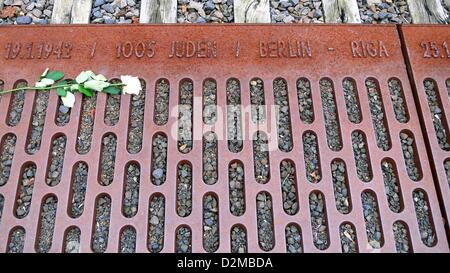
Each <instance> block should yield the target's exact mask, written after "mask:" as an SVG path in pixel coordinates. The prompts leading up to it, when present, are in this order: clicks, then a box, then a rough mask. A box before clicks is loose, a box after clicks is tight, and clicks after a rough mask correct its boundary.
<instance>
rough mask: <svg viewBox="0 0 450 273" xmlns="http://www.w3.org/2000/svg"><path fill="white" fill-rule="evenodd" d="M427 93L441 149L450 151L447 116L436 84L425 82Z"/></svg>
mask: <svg viewBox="0 0 450 273" xmlns="http://www.w3.org/2000/svg"><path fill="white" fill-rule="evenodd" d="M424 87H425V93H426V95H427V98H428V107H429V109H430V113H431V118H432V119H433V125H434V131H435V133H436V137H437V141H438V143H439V147H441V149H443V150H446V151H448V150H450V144H449V140H448V135H449V132H448V129H447V128H446V127H445V125H444V123H445V116H444V113H443V112H442V110H443V109H442V105H441V103H440V97H439V93H438V90H437V87H436V86H435V83H434V82H433V81H430V80H426V81H425V82H424Z"/></svg>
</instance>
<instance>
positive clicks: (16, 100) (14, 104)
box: [6, 82, 27, 126]
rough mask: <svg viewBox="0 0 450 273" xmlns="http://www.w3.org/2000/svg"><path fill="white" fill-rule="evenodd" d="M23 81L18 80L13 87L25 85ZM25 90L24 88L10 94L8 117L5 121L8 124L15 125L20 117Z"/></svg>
mask: <svg viewBox="0 0 450 273" xmlns="http://www.w3.org/2000/svg"><path fill="white" fill-rule="evenodd" d="M26 86H27V84H26V83H25V82H19V83H18V84H17V85H16V86H15V88H20V87H26ZM25 92H26V91H24V90H19V91H16V92H14V93H13V94H12V95H11V103H10V106H9V109H8V119H7V120H6V123H7V124H8V125H9V126H16V125H17V124H19V122H20V120H21V119H22V112H23V104H24V103H25Z"/></svg>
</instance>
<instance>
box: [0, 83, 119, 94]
mask: <svg viewBox="0 0 450 273" xmlns="http://www.w3.org/2000/svg"><path fill="white" fill-rule="evenodd" d="M72 85H73V84H64V85H55V86H47V87H34V86H25V87H19V88H14V89H10V90H5V91H0V96H1V95H4V94H7V93H13V92H17V91H20V90H36V91H42V90H50V89H56V88H60V87H63V88H64V87H71V86H72ZM124 85H125V84H123V83H112V84H110V85H109V86H124Z"/></svg>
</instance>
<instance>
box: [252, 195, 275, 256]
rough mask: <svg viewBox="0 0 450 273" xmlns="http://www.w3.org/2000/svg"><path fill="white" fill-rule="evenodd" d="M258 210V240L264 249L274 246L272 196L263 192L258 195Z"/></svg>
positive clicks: (267, 249)
mask: <svg viewBox="0 0 450 273" xmlns="http://www.w3.org/2000/svg"><path fill="white" fill-rule="evenodd" d="M256 210H257V222H258V242H259V246H260V247H261V249H262V250H264V251H269V250H271V249H273V247H274V244H275V242H274V232H273V212H272V198H271V196H270V195H269V194H268V193H265V192H262V193H259V194H258V195H257V196H256Z"/></svg>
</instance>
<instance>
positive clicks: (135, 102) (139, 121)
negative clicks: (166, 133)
mask: <svg viewBox="0 0 450 273" xmlns="http://www.w3.org/2000/svg"><path fill="white" fill-rule="evenodd" d="M141 85H143V88H142V92H140V93H139V95H132V96H131V102H130V103H131V105H130V108H131V109H130V117H129V126H128V143H127V150H128V152H129V153H131V154H137V153H138V152H139V151H141V148H142V134H143V130H144V111H145V86H144V83H143V82H142V81H141Z"/></svg>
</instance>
